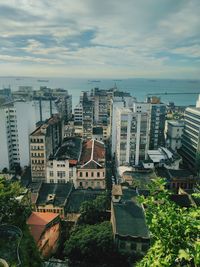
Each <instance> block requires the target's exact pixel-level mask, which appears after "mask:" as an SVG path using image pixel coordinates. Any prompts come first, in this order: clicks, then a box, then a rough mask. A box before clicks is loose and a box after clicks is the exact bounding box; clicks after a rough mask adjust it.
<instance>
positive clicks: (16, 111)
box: [0, 101, 36, 169]
mask: <svg viewBox="0 0 200 267" xmlns="http://www.w3.org/2000/svg"><path fill="white" fill-rule="evenodd" d="M0 122H1V127H0V140H1V144H0V169H3V168H5V167H6V168H8V169H12V168H13V167H14V166H16V165H20V166H21V167H24V166H27V165H29V134H30V133H31V132H32V131H33V130H34V128H35V124H36V116H35V107H34V103H33V102H24V101H15V102H13V103H11V104H9V105H4V106H2V107H1V108H0Z"/></svg>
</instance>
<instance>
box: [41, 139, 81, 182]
mask: <svg viewBox="0 0 200 267" xmlns="http://www.w3.org/2000/svg"><path fill="white" fill-rule="evenodd" d="M81 148H82V140H81V138H79V137H69V138H66V139H65V140H64V142H63V143H62V145H61V147H60V148H59V149H58V150H57V151H56V153H55V154H54V156H51V157H50V158H49V160H48V162H47V173H46V177H47V183H67V182H70V181H72V182H73V183H75V180H76V170H77V164H78V161H79V160H80V155H81Z"/></svg>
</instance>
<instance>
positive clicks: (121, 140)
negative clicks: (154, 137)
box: [112, 102, 150, 166]
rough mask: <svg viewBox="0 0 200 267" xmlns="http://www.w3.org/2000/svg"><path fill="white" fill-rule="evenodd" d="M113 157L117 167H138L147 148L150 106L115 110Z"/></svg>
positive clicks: (134, 106) (135, 105) (136, 104)
mask: <svg viewBox="0 0 200 267" xmlns="http://www.w3.org/2000/svg"><path fill="white" fill-rule="evenodd" d="M115 123H116V128H115V129H116V136H115V138H116V140H115V141H114V140H112V143H114V142H115V157H116V163H117V165H118V166H121V165H138V164H139V162H140V160H144V159H146V157H147V151H148V148H149V128H150V104H149V103H138V102H137V103H136V102H135V103H133V106H132V108H117V109H116V114H115Z"/></svg>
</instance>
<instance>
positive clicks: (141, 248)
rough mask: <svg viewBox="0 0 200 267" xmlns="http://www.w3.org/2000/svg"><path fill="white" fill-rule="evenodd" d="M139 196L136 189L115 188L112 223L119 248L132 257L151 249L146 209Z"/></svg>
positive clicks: (113, 191) (113, 192)
mask: <svg viewBox="0 0 200 267" xmlns="http://www.w3.org/2000/svg"><path fill="white" fill-rule="evenodd" d="M115 187H117V188H115ZM121 193H122V195H121ZM137 195H138V194H137V191H136V190H134V189H129V188H121V190H120V189H119V185H117V186H116V185H114V186H113V190H112V202H111V223H112V227H113V234H114V242H115V244H116V246H117V248H118V249H119V250H120V251H122V252H129V253H130V254H131V255H137V256H142V255H144V254H145V253H146V252H147V250H148V249H149V247H150V235H149V230H148V227H147V225H146V220H145V214H144V209H143V207H142V206H141V204H139V203H138V202H137V200H136V196H137Z"/></svg>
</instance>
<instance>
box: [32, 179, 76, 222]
mask: <svg viewBox="0 0 200 267" xmlns="http://www.w3.org/2000/svg"><path fill="white" fill-rule="evenodd" d="M72 190H73V184H72V183H64V184H59V183H58V184H53V183H51V184H47V183H43V184H42V186H41V187H40V188H39V191H38V196H37V199H36V201H35V207H36V208H35V210H36V211H38V212H53V213H56V214H59V215H60V217H61V218H64V217H65V216H66V205H67V202H68V200H69V196H70V194H71V192H72Z"/></svg>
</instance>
